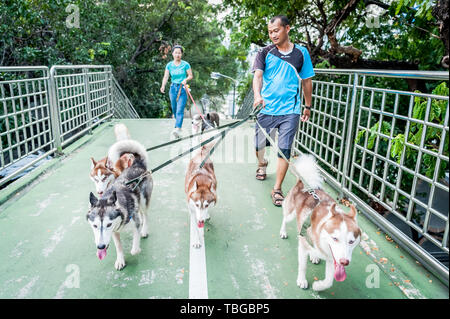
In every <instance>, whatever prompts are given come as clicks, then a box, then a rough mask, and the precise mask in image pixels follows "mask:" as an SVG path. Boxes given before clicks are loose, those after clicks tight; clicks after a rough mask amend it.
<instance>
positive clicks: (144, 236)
mask: <svg viewBox="0 0 450 319" xmlns="http://www.w3.org/2000/svg"><path fill="white" fill-rule="evenodd" d="M147 237H148V231H146V230H145V231H144V230H141V238H147Z"/></svg>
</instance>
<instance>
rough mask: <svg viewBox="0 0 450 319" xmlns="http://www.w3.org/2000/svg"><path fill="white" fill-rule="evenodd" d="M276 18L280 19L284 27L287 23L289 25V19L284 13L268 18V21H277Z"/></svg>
mask: <svg viewBox="0 0 450 319" xmlns="http://www.w3.org/2000/svg"><path fill="white" fill-rule="evenodd" d="M277 19H280V24H281V25H282V26H283V27H285V26H287V25H289V19H288V17H286V16H285V15H281V14H280V15H277V16H274V17H273V18H272V19H270V23H274V22H275V21H277Z"/></svg>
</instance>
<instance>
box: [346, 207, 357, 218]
mask: <svg viewBox="0 0 450 319" xmlns="http://www.w3.org/2000/svg"><path fill="white" fill-rule="evenodd" d="M356 213H357V211H356V208H355V206H353V205H350V213H348V217H350V218H352V219H353V220H355V221H356V215H357V214H356Z"/></svg>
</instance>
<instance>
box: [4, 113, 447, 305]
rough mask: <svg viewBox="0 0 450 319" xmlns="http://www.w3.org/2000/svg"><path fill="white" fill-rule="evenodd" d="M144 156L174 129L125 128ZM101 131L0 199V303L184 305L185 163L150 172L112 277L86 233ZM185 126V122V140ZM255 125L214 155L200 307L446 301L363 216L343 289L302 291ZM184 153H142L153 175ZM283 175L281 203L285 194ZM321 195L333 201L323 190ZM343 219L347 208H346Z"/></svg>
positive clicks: (291, 229) (140, 123)
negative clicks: (146, 199)
mask: <svg viewBox="0 0 450 319" xmlns="http://www.w3.org/2000/svg"><path fill="white" fill-rule="evenodd" d="M122 122H123V123H125V124H126V125H127V126H128V128H129V130H130V133H131V136H132V138H134V139H136V140H138V141H140V142H141V143H142V144H143V145H145V146H146V147H150V146H152V145H156V144H159V143H161V142H163V141H166V140H168V138H169V132H170V130H171V126H172V124H173V122H172V121H171V120H124V121H122ZM114 123H115V122H109V123H107V124H103V125H102V126H100V127H99V128H98V129H96V130H95V131H94V133H93V135H90V136H85V137H83V138H82V139H80V140H79V141H77V142H76V143H74V144H73V145H71V146H70V147H69V148H68V149H66V150H65V155H64V156H62V157H60V158H56V159H53V160H51V161H49V162H47V163H46V164H44V165H42V166H41V167H39V168H38V169H37V170H35V171H34V172H32V173H30V174H28V175H27V176H26V177H24V178H22V179H21V180H18V181H16V182H15V183H13V184H11V185H10V186H8V187H7V188H6V189H4V190H2V191H1V193H0V200H1V201H2V206H1V207H0V239H1V241H0V298H189V282H190V279H191V278H190V267H191V265H190V248H191V247H190V242H189V238H190V235H189V230H190V227H189V217H188V211H187V206H186V201H185V193H184V175H185V170H186V164H187V158H183V159H180V160H178V161H176V162H175V163H173V164H171V165H169V166H167V167H165V168H164V169H162V170H160V171H158V172H155V173H154V175H153V178H154V190H153V195H152V201H151V206H150V212H149V220H150V222H149V232H150V235H149V237H148V238H147V239H143V240H141V248H142V252H141V254H140V255H137V256H131V254H130V253H129V251H130V248H131V237H132V235H131V232H129V231H128V232H126V233H125V234H122V236H121V238H122V243H123V246H124V250H125V259H126V261H127V266H126V267H125V268H124V269H123V270H122V271H116V270H115V269H114V261H115V257H116V256H115V249H114V247H113V246H114V244H111V247H110V248H109V250H108V255H107V256H106V258H105V259H104V260H102V261H100V260H99V259H98V258H97V257H96V247H95V244H94V238H93V234H92V231H91V229H90V226H89V224H88V223H87V222H86V218H85V216H86V212H87V207H88V202H89V201H88V198H89V192H90V191H95V188H94V184H93V183H92V181H91V180H90V179H89V177H88V174H89V170H90V160H89V158H90V157H91V156H93V157H94V158H96V159H98V158H101V157H103V156H105V155H106V152H107V149H108V147H109V146H110V145H111V144H112V143H113V142H114V133H113V124H114ZM188 124H189V123H188V121H185V123H184V130H185V133H187V131H188V126H189V125H188ZM253 125H254V124H251V123H246V124H244V125H242V126H240V127H239V128H237V129H235V130H234V131H232V132H230V133H229V135H227V137H226V138H225V140H224V142H223V143H222V144H221V147H219V148H218V149H217V150H216V152H215V153H214V155H213V161H214V163H215V169H216V175H217V179H218V203H217V206H216V207H215V208H213V209H212V210H211V212H210V215H211V220H210V221H209V222H207V223H206V224H205V242H206V245H205V255H206V270H207V287H208V288H207V295H208V298H227V299H234V298H277V299H278V298H286V299H291V298H296V299H302V298H316V299H322V298H325V299H326V298H358V299H359V298H362V299H369V298H370V299H375V298H393V299H401V298H439V299H441V298H448V288H447V287H446V286H445V285H444V284H443V283H441V282H440V281H439V280H438V279H436V278H435V277H434V276H433V275H432V274H430V273H429V272H428V271H427V270H426V269H424V268H423V267H422V266H421V265H420V264H419V263H418V262H416V261H415V260H414V259H412V258H411V257H410V256H409V255H408V254H407V253H406V252H405V251H404V250H402V249H401V248H399V247H398V246H397V244H396V243H395V242H392V241H391V240H389V237H386V234H384V233H383V232H381V231H380V230H378V229H377V228H376V227H375V226H373V225H372V224H371V223H370V222H369V221H368V220H367V219H366V218H365V217H364V216H363V214H361V213H360V214H358V221H359V224H360V227H361V228H362V230H363V233H364V234H363V240H362V244H361V245H360V246H358V247H357V248H356V249H355V250H354V253H353V260H352V262H351V264H350V266H348V270H347V274H348V276H347V279H346V280H345V281H344V282H335V283H334V285H333V287H332V288H330V289H328V290H326V291H323V292H314V291H313V290H312V289H311V288H308V289H306V290H303V289H300V288H298V287H297V285H296V277H297V240H296V236H295V233H296V231H295V223H290V224H288V233H289V235H290V236H289V238H288V239H286V240H282V239H280V237H279V229H280V223H281V215H282V212H281V208H277V207H275V206H273V205H272V203H271V200H270V197H269V194H270V189H271V187H272V186H273V181H274V174H273V172H274V169H275V158H276V154H275V153H274V152H273V151H269V152H268V154H269V162H270V163H269V168H268V179H267V180H266V181H265V182H260V181H258V180H256V179H255V177H254V174H255V169H256V161H255V159H254V151H253V140H252V139H253ZM189 145H190V142H189V141H184V142H182V143H180V145H177V146H173V147H170V146H169V147H165V148H161V149H158V150H155V151H152V152H150V153H149V166H150V168H152V167H155V166H157V165H159V164H161V163H162V162H164V161H165V160H167V159H168V158H170V157H173V156H175V155H176V154H177V153H178V152H180V151H182V150H185V149H186V148H187V147H188V146H189ZM294 182H295V179H294V177H293V176H292V175H291V174H290V173H288V175H287V177H286V181H285V184H284V191H285V192H287V191H288V190H289V189H290V187H291V186H292V185H293V184H294ZM327 191H328V192H330V193H331V194H333V196H334V197H336V196H337V194H336V193H335V192H334V191H333V190H332V189H331V188H329V187H327ZM344 209H347V208H346V207H344ZM323 277H324V263H323V262H321V263H320V264H319V265H312V264H311V263H309V264H308V270H307V279H308V281H309V284H310V287H311V283H312V282H313V281H314V280H317V279H323Z"/></svg>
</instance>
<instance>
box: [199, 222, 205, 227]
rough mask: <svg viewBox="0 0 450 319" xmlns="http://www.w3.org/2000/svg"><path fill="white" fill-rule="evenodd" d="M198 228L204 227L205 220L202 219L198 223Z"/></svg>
mask: <svg viewBox="0 0 450 319" xmlns="http://www.w3.org/2000/svg"><path fill="white" fill-rule="evenodd" d="M197 226H198V228H203V226H205V222H204V221H201V222H198V223H197Z"/></svg>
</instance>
